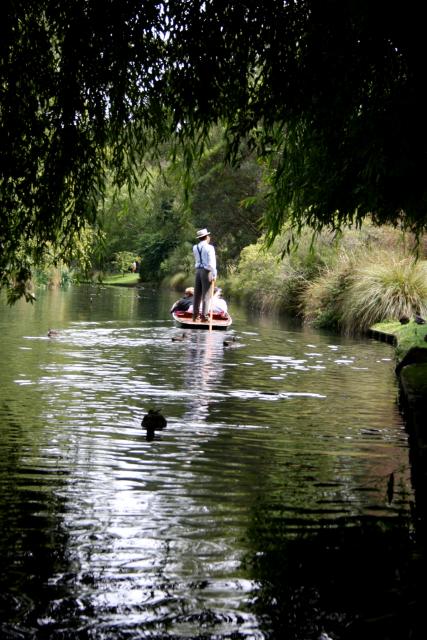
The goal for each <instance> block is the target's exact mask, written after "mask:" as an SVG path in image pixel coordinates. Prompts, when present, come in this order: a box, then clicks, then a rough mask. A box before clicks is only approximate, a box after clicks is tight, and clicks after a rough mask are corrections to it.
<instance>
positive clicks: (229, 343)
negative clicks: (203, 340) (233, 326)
mask: <svg viewBox="0 0 427 640" xmlns="http://www.w3.org/2000/svg"><path fill="white" fill-rule="evenodd" d="M222 344H223V345H224V347H226V348H233V347H238V346H239V345H238V342H237V338H236V336H230V337H229V338H226V339H225V340H224V342H223V343H222Z"/></svg>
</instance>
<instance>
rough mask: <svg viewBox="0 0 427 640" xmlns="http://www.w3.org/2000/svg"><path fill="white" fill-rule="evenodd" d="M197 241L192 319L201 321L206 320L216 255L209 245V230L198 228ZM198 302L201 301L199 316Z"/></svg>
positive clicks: (214, 278)
mask: <svg viewBox="0 0 427 640" xmlns="http://www.w3.org/2000/svg"><path fill="white" fill-rule="evenodd" d="M197 239H198V243H197V244H195V245H194V247H193V254H194V259H195V263H196V264H195V266H196V279H195V281H194V303H193V321H195V320H197V319H198V318H199V317H200V321H201V322H207V321H208V316H207V314H208V311H209V299H210V294H211V283H212V282H213V281H215V280H216V275H217V273H216V255H215V249H214V248H213V247H212V245H210V244H209V243H210V240H211V236H210V232H209V231H208V230H207V229H200V230H199V231H198V232H197ZM200 302H201V303H202V309H201V315H200V316H199V307H200Z"/></svg>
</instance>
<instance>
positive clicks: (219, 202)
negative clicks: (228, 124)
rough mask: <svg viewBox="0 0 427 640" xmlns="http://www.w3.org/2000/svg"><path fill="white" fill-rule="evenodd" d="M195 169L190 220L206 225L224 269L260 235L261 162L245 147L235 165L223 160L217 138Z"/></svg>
mask: <svg viewBox="0 0 427 640" xmlns="http://www.w3.org/2000/svg"><path fill="white" fill-rule="evenodd" d="M217 135H218V133H217ZM195 171H196V173H197V177H196V178H195V179H194V185H193V189H192V195H191V199H190V211H191V218H192V222H193V224H194V226H195V227H196V228H199V229H200V228H202V227H209V230H210V231H211V234H212V241H213V243H214V244H215V248H216V253H217V259H218V264H219V266H220V269H221V270H222V271H225V270H226V269H227V268H228V267H230V266H231V265H232V264H234V263H236V262H237V260H238V257H239V254H240V251H241V250H242V249H243V247H245V246H247V245H248V244H251V243H252V242H256V240H257V239H258V238H259V237H260V235H261V227H260V220H261V217H262V212H263V207H264V202H263V200H262V198H261V193H262V189H263V182H262V177H263V176H262V170H261V166H260V164H259V163H258V162H257V160H256V157H255V155H254V154H253V153H251V152H249V151H248V150H247V148H244V147H242V152H241V157H240V161H239V163H238V164H237V165H233V166H232V165H230V164H229V163H226V162H225V145H224V143H223V142H218V143H217V144H216V145H215V146H213V147H212V148H210V149H208V150H207V151H206V152H205V153H204V155H203V157H202V158H201V160H200V162H198V163H197V164H196V167H195Z"/></svg>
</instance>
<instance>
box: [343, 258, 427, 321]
mask: <svg viewBox="0 0 427 640" xmlns="http://www.w3.org/2000/svg"><path fill="white" fill-rule="evenodd" d="M415 312H420V313H421V314H422V315H425V314H426V312H427V269H426V263H425V262H421V261H417V260H416V259H415V258H414V257H413V256H404V257H402V255H399V254H396V253H394V252H384V251H382V252H378V253H374V254H373V255H370V256H365V261H364V263H362V264H356V265H355V266H354V270H353V273H352V275H351V277H350V279H349V281H348V287H347V288H346V289H345V291H344V294H343V297H342V315H341V323H342V328H343V329H344V331H345V332H346V333H355V332H358V331H366V330H367V329H369V327H371V326H372V325H373V324H375V323H377V322H382V321H384V320H399V319H400V318H401V317H402V316H407V317H408V318H412V317H413V314H414V313H415Z"/></svg>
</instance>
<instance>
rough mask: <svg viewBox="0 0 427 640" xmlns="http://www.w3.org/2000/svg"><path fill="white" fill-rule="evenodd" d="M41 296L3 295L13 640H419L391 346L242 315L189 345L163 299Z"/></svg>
mask: <svg viewBox="0 0 427 640" xmlns="http://www.w3.org/2000/svg"><path fill="white" fill-rule="evenodd" d="M37 297H38V299H37V301H36V302H35V303H34V304H33V305H30V304H27V303H25V302H23V301H20V302H18V303H17V304H16V305H15V306H14V307H8V306H7V305H6V304H5V301H4V298H1V299H0V314H1V315H0V329H1V334H0V340H1V342H0V345H1V346H0V353H1V370H0V380H1V386H0V423H1V432H0V528H1V534H2V535H1V538H0V557H1V567H2V571H1V573H0V637H1V638H2V639H8V640H9V639H14V640H15V639H18V638H19V639H25V640H27V639H39V638H40V639H45V638H46V639H47V638H49V639H54V640H65V639H75V638H77V639H82V640H83V639H93V640H101V639H118V640H125V639H126V640H136V639H142V638H144V639H145V638H150V639H156V640H159V639H163V638H168V639H170V638H193V639H194V638H197V639H210V640H223V639H226V638H230V639H234V640H237V639H243V638H245V639H248V638H250V639H254V640H261V639H267V638H278V639H279V638H280V639H282V638H284V639H289V640H311V639H313V640H314V639H316V640H317V638H318V637H319V636H320V634H321V633H324V634H326V635H328V636H329V638H332V639H333V640H339V639H343V640H344V639H345V640H347V638H363V639H364V640H366V639H367V638H371V637H372V638H374V637H375V638H379V639H382V638H399V640H402V638H416V637H421V636H418V635H417V634H418V632H419V629H418V627H417V623H416V622H415V620H416V619H417V615H418V614H419V612H420V610H421V609H422V607H423V606H424V605H423V601H422V598H421V596H420V594H421V589H422V586H421V585H422V584H423V582H424V578H423V572H425V554H424V553H423V550H422V545H421V543H420V540H418V537H417V523H416V522H415V518H414V515H413V514H414V500H415V498H414V490H413V487H412V485H411V466H410V461H409V448H408V435H407V433H406V430H405V424H404V422H403V419H402V416H401V414H400V412H399V409H398V404H397V396H398V389H397V385H396V377H395V375H394V371H393V369H394V353H393V349H392V347H390V346H389V345H387V344H383V343H378V342H375V341H373V340H369V339H351V338H345V337H341V336H336V335H331V334H327V333H321V332H317V331H314V330H312V329H307V328H301V327H299V326H296V325H295V324H294V323H291V322H287V321H285V320H284V319H280V318H266V317H262V316H257V317H253V316H251V314H249V313H248V312H247V311H245V310H244V309H241V308H238V307H235V306H233V304H231V311H232V314H233V320H234V323H233V326H232V327H231V329H230V330H229V331H228V332H222V331H213V332H211V333H209V332H208V331H200V330H199V331H197V330H190V331H187V332H186V333H185V336H186V337H185V338H183V339H182V340H173V338H180V337H181V334H182V331H181V330H180V329H178V328H177V327H174V326H173V323H172V321H171V318H170V315H169V308H170V305H171V303H172V302H173V299H174V297H176V296H173V294H169V293H164V292H163V293H161V292H160V293H159V292H158V291H154V290H152V289H151V288H150V287H146V288H141V289H126V288H119V287H110V288H107V287H88V286H81V287H70V289H69V290H66V291H62V290H52V291H45V292H43V291H41V292H40V293H39V294H38V296H37ZM53 328H54V329H55V330H57V331H58V334H56V335H54V336H52V337H48V335H47V334H48V330H49V329H53ZM230 336H235V337H236V342H235V343H233V344H232V346H228V345H224V339H225V338H226V337H230ZM149 409H157V410H159V411H160V412H161V413H162V414H163V415H164V417H165V418H166V420H167V427H166V429H165V430H163V431H161V432H157V433H156V436H155V438H154V439H150V438H148V439H147V437H146V433H145V431H144V430H143V429H142V427H141V420H142V418H143V416H144V415H145V414H146V413H147V412H148V410H149Z"/></svg>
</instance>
